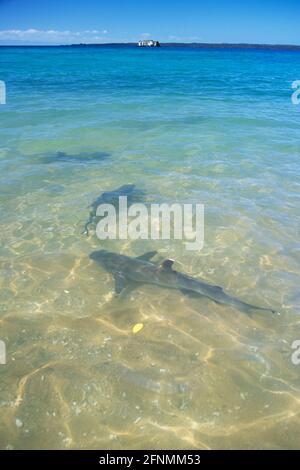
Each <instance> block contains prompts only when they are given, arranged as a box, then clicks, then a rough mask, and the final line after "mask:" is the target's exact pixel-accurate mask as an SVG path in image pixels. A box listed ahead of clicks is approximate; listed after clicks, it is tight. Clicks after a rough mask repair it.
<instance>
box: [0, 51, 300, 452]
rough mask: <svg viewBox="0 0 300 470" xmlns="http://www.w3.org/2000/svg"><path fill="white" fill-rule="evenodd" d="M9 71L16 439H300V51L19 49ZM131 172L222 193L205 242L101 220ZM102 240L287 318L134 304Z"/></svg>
mask: <svg viewBox="0 0 300 470" xmlns="http://www.w3.org/2000/svg"><path fill="white" fill-rule="evenodd" d="M0 80H4V81H5V82H6V86H7V104H6V105H0V208H1V217H0V239H1V245H0V276H1V277H0V282H1V285H0V288H1V290H0V339H1V340H2V341H5V344H6V348H7V364H6V365H0V447H1V448H4V449H5V448H7V449H11V448H15V449H19V448H26V449H30V448H62V449H65V448H102V449H103V448H104V449H110V448H116V449H126V448H148V449H149V448H152V449H158V448H169V449H170V448H174V449H177V448H193V449H196V448H200V449H202V448H274V449H276V448H297V447H298V448H299V446H300V432H299V429H300V415H299V414H300V408H299V403H300V365H298V366H297V365H295V364H293V362H292V360H291V355H292V352H293V350H292V349H291V345H292V343H293V341H295V340H297V339H298V340H300V320H299V318H300V317H299V314H300V308H299V301H300V295H299V283H300V242H299V235H300V180H299V174H300V163H299V154H300V126H299V125H300V105H298V106H296V105H293V104H292V102H291V94H292V88H291V84H292V82H293V81H294V80H300V53H299V52H288V51H270V50H269V51H267V50H248V51H247V50H214V49H201V50H200V49H180V48H177V49H176V48H164V47H162V48H160V49H138V48H135V47H119V48H117V47H101V48H97V47H81V48H72V47H61V48H0ZM124 184H135V185H136V188H137V189H141V190H143V199H144V202H145V203H147V204H148V203H150V202H156V203H163V202H167V203H172V202H194V203H195V202H198V203H203V204H204V206H205V242H204V247H203V249H202V250H201V251H200V252H192V251H190V252H189V251H187V250H186V249H185V246H184V244H183V243H182V242H181V241H179V240H176V241H173V240H169V241H151V240H136V241H132V240H126V241H124V240H123V241H120V240H115V241H106V242H100V241H99V240H98V239H97V237H96V235H95V231H94V230H93V229H92V230H91V233H90V235H89V236H88V237H87V236H84V235H82V234H81V231H82V227H83V225H84V223H85V221H86V219H87V217H88V213H89V209H88V208H87V207H88V205H89V204H90V203H91V202H92V201H93V200H94V199H95V198H96V197H97V196H99V194H101V193H102V192H103V191H111V190H114V189H116V188H118V187H120V186H121V185H124ZM103 247H104V248H106V249H109V250H112V251H116V252H119V253H123V254H126V255H129V256H138V255H141V254H142V253H143V252H146V251H150V250H158V255H157V260H161V259H163V258H172V259H174V260H175V266H176V268H177V269H178V270H180V271H183V272H187V273H189V274H191V275H193V276H194V277H196V278H197V277H198V278H202V279H205V280H206V281H207V282H210V283H213V284H217V285H219V286H222V287H223V288H224V290H226V292H228V293H230V294H232V295H234V296H237V297H239V298H240V299H243V300H244V301H246V302H249V303H252V304H256V305H262V306H265V307H272V308H274V309H276V310H278V311H279V312H280V315H271V314H270V315H269V314H266V313H263V312H257V313H255V314H253V315H252V316H248V315H245V314H244V313H242V312H239V311H237V310H235V309H233V308H230V307H226V306H222V305H218V304H215V303H213V302H212V301H210V300H208V299H206V298H203V299H199V298H198V299H196V298H189V297H186V296H184V295H182V294H181V293H180V292H176V291H170V290H166V289H160V288H159V287H155V286H147V285H145V286H141V287H139V289H136V290H134V291H132V292H131V293H130V295H128V296H127V297H125V298H123V299H121V300H118V299H115V298H114V295H113V292H114V286H113V281H112V279H111V277H110V275H109V274H108V273H106V272H105V271H103V270H102V269H101V268H100V267H99V266H96V265H95V264H94V263H93V262H92V261H90V259H89V256H88V255H89V253H90V252H91V251H93V250H96V249H100V248H103ZM137 323H142V324H143V329H142V330H140V331H139V332H138V333H136V334H134V333H133V331H132V329H133V327H134V325H135V324H137Z"/></svg>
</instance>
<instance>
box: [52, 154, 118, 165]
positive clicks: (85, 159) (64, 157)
mask: <svg viewBox="0 0 300 470" xmlns="http://www.w3.org/2000/svg"><path fill="white" fill-rule="evenodd" d="M108 157H110V153H108V152H81V153H77V154H72V153H65V152H56V153H54V154H46V155H45V156H44V157H43V163H47V164H51V163H79V164H84V163H99V162H101V161H103V160H105V159H106V158H108Z"/></svg>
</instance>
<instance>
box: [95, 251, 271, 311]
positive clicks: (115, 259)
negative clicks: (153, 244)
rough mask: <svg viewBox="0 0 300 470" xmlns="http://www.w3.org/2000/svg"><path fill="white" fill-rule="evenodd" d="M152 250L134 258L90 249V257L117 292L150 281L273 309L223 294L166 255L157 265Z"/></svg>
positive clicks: (233, 303)
mask: <svg viewBox="0 0 300 470" xmlns="http://www.w3.org/2000/svg"><path fill="white" fill-rule="evenodd" d="M156 253H157V252H156V251H151V252H149V253H145V254H144V255H142V256H138V257H137V258H130V257H129V256H125V255H120V254H118V253H112V252H109V251H106V250H100V251H93V252H92V253H91V254H90V259H92V260H94V261H96V262H97V263H99V264H100V265H101V266H102V267H103V268H104V269H105V270H106V271H108V272H110V273H111V274H112V275H113V277H114V279H115V290H116V293H117V294H121V293H123V292H124V291H125V290H132V289H134V288H135V287H138V286H140V285H142V284H154V285H157V286H160V287H165V288H168V289H176V290H180V291H181V292H183V293H184V294H190V293H191V294H198V295H201V296H205V297H208V298H209V299H211V300H213V301H214V302H217V303H219V304H224V305H228V306H230V307H234V308H237V309H238V310H240V311H242V312H244V313H247V314H251V313H253V311H255V310H261V311H266V312H271V313H276V312H275V311H274V310H272V309H270V308H264V307H257V306H255V305H251V304H247V303H246V302H243V301H242V300H239V299H237V298H236V297H232V296H230V295H228V294H226V293H225V292H224V291H223V289H222V288H221V287H219V286H213V285H210V284H208V283H206V282H204V281H202V280H198V279H195V278H193V277H191V276H188V275H187V274H184V273H180V272H178V271H175V270H174V269H173V263H174V261H173V260H170V259H166V260H165V261H163V262H162V263H161V264H160V265H157V264H154V263H153V262H151V261H150V260H151V259H152V258H153V257H154V256H155V255H156Z"/></svg>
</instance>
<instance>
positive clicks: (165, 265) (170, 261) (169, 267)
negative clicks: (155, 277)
mask: <svg viewBox="0 0 300 470" xmlns="http://www.w3.org/2000/svg"><path fill="white" fill-rule="evenodd" d="M173 264H174V260H173V259H165V260H164V261H163V262H162V263H161V267H162V269H167V270H168V271H172V266H173Z"/></svg>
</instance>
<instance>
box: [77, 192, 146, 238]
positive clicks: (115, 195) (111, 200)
mask: <svg viewBox="0 0 300 470" xmlns="http://www.w3.org/2000/svg"><path fill="white" fill-rule="evenodd" d="M144 195H145V192H144V191H143V190H141V189H138V188H136V187H135V185H134V184H124V185H123V186H120V187H119V188H117V189H114V190H112V191H105V192H103V193H101V194H100V196H98V197H97V198H96V199H95V200H94V201H93V202H92V204H91V205H90V206H89V208H90V214H89V218H88V220H87V221H86V223H85V225H84V229H83V232H82V233H83V234H85V235H88V234H89V226H90V225H92V224H94V223H95V222H96V221H97V215H96V212H97V208H98V206H100V204H112V205H113V206H114V207H115V209H116V210H118V207H119V197H121V196H126V197H127V203H128V205H130V204H133V203H135V202H139V201H141V200H142V198H143V197H144Z"/></svg>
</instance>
